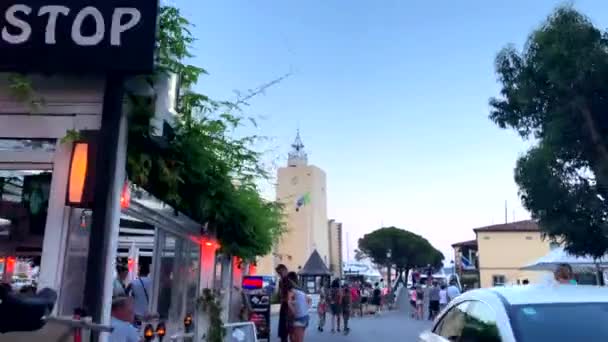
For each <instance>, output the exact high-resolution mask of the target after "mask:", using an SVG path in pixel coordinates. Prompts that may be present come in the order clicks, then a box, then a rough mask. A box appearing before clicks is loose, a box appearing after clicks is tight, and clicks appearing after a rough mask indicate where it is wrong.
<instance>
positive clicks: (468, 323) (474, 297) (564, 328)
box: [419, 285, 608, 342]
mask: <svg viewBox="0 0 608 342" xmlns="http://www.w3.org/2000/svg"><path fill="white" fill-rule="evenodd" d="M606 322H608V287H598V286H584V285H579V286H577V285H527V286H513V287H495V288H490V289H479V290H472V291H469V292H466V293H464V294H462V295H461V296H459V297H457V298H456V299H454V300H453V301H452V302H451V303H450V304H449V305H448V307H446V308H445V309H444V310H443V311H442V312H441V313H440V314H439V315H438V317H437V318H436V319H435V322H434V323H433V327H432V329H431V330H430V331H425V332H423V333H422V334H421V335H420V339H419V341H421V342H447V341H450V342H453V341H458V342H481V341H483V342H540V341H547V342H549V341H551V342H555V341H558V342H561V341H563V342H572V341H593V342H596V341H597V342H600V341H608V324H606Z"/></svg>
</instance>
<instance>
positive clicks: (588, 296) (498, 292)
mask: <svg viewBox="0 0 608 342" xmlns="http://www.w3.org/2000/svg"><path fill="white" fill-rule="evenodd" d="M492 294H493V295H494V296H498V297H500V298H501V299H502V300H503V301H504V300H506V301H507V302H508V304H511V305H520V304H550V303H608V287H600V286H591V285H553V284H552V285H523V286H503V287H492V288H488V289H477V290H472V291H468V292H465V293H464V294H463V295H462V297H463V298H462V299H477V298H480V297H481V298H483V297H486V296H489V295H492Z"/></svg>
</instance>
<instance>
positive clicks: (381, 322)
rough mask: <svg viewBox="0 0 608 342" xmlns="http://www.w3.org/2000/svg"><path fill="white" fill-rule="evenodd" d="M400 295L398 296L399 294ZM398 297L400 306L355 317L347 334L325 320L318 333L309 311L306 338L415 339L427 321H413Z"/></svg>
mask: <svg viewBox="0 0 608 342" xmlns="http://www.w3.org/2000/svg"><path fill="white" fill-rule="evenodd" d="M400 297H401V296H400ZM404 299H405V297H401V300H400V302H401V303H400V304H401V305H400V306H399V309H397V310H394V311H391V312H387V313H384V314H382V315H380V316H378V317H370V316H366V317H364V318H360V317H357V318H354V319H352V320H351V324H350V327H351V333H350V334H349V335H348V336H344V335H340V334H332V333H331V332H330V331H329V330H330V329H331V328H330V324H329V321H328V322H327V324H326V329H325V332H323V333H320V332H318V331H317V330H316V327H317V318H316V314H313V315H312V318H313V320H312V321H311V326H310V328H309V329H308V330H307V331H306V338H305V341H306V342H334V341H345V342H359V341H360V342H368V341H378V342H379V341H408V342H410V341H411V342H414V341H417V338H418V335H419V334H420V332H422V331H423V330H425V329H428V328H430V326H431V322H429V321H416V320H413V319H411V318H410V317H409V310H408V306H407V305H406V303H405V302H404V301H403V300H404ZM277 320H278V317H276V316H275V317H273V320H272V323H273V330H272V331H273V338H272V341H276V340H277V339H276V337H275V336H276V331H277V330H276V324H277Z"/></svg>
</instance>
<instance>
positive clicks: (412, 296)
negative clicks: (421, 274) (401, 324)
mask: <svg viewBox="0 0 608 342" xmlns="http://www.w3.org/2000/svg"><path fill="white" fill-rule="evenodd" d="M409 291H410V292H409V297H410V305H411V306H412V314H411V315H410V316H411V317H412V318H416V312H417V311H416V286H414V285H412V287H411V288H410V290H409Z"/></svg>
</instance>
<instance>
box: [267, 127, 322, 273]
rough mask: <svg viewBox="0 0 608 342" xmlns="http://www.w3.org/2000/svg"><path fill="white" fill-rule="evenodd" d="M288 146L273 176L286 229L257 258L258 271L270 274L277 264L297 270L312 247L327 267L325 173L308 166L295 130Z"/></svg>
mask: <svg viewBox="0 0 608 342" xmlns="http://www.w3.org/2000/svg"><path fill="white" fill-rule="evenodd" d="M291 146H292V150H291V152H290V153H289V158H288V161H287V167H281V168H279V170H278V175H277V200H278V201H279V202H281V203H283V205H284V206H285V209H284V210H285V219H286V221H287V230H288V231H287V232H286V233H285V234H283V236H282V237H281V240H280V241H279V243H278V244H277V246H275V248H274V252H273V254H272V255H269V256H266V257H264V258H261V259H260V260H259V261H258V273H259V274H274V268H275V266H276V265H278V264H279V263H282V264H285V265H286V266H287V267H288V268H289V270H293V271H296V272H297V271H298V270H299V269H300V268H302V267H303V266H304V264H305V263H306V261H307V260H308V258H309V257H310V255H311V254H312V252H313V251H314V250H315V249H316V250H317V252H318V253H319V255H320V256H321V259H322V260H323V262H324V263H325V265H326V266H329V256H330V248H329V233H328V226H327V222H328V220H327V191H326V179H325V172H324V171H323V170H321V169H320V168H318V167H316V166H314V165H308V157H307V155H306V152H305V151H304V144H303V143H302V140H301V139H300V134H299V132H298V134H297V136H296V139H295V141H294V143H293V144H292V145H291Z"/></svg>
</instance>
